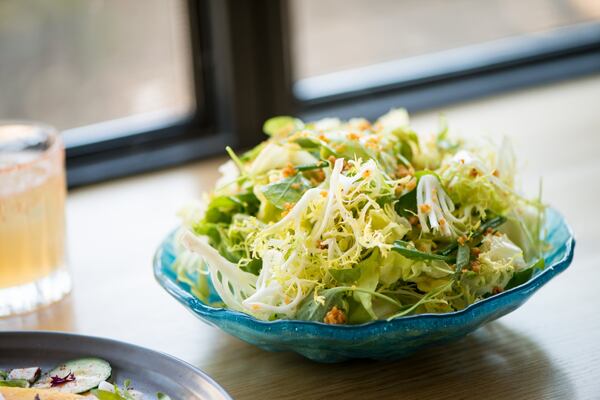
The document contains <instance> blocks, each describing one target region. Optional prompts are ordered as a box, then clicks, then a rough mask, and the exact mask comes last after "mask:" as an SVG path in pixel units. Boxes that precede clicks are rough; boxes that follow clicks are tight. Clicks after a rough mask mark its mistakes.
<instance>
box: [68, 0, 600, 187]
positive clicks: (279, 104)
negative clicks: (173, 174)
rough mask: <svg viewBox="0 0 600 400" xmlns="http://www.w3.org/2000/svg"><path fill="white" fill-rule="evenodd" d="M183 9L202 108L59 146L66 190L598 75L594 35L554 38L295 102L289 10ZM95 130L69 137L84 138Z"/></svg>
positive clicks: (213, 3)
mask: <svg viewBox="0 0 600 400" xmlns="http://www.w3.org/2000/svg"><path fill="white" fill-rule="evenodd" d="M187 6H188V9H189V25H190V40H191V52H192V64H193V65H192V71H193V82H194V87H193V90H194V95H195V96H196V98H201V99H202V101H201V102H202V108H201V109H200V110H198V111H197V112H196V113H195V114H193V115H191V116H190V117H189V118H183V119H180V120H168V121H162V123H160V124H157V125H149V126H145V127H144V126H143V127H141V128H137V129H130V130H129V131H127V129H128V128H127V127H126V126H125V127H124V128H121V129H124V131H123V132H120V133H126V135H121V134H120V133H119V132H117V133H116V134H114V135H112V136H114V137H111V133H110V132H109V134H106V133H105V140H102V141H99V142H93V143H75V141H71V143H69V140H66V142H67V143H66V144H67V149H66V156H67V176H68V183H69V186H70V187H76V186H81V185H85V184H89V183H94V182H98V181H103V180H107V179H112V178H117V177H121V176H126V175H131V174H135V173H140V172H144V171H150V170H154V169H159V168H164V167H168V166H173V165H180V164H182V163H185V162H189V161H192V160H197V159H200V158H206V157H210V156H214V155H217V154H224V153H223V149H224V147H225V146H227V145H229V146H231V147H233V148H234V149H245V148H249V147H251V146H253V145H255V144H256V143H258V142H259V141H260V140H262V139H263V135H262V132H261V131H262V129H261V127H262V124H263V122H264V120H265V119H267V118H269V117H271V116H273V115H282V114H294V115H299V116H300V117H301V118H304V119H314V118H321V117H324V116H339V117H351V116H363V117H366V118H371V119H372V118H375V117H376V116H377V115H380V114H381V113H383V112H385V111H386V110H387V109H389V108H392V107H398V106H403V107H406V108H407V109H408V110H409V111H410V112H415V111H420V110H425V109H429V108H433V107H440V106H444V105H447V104H450V103H452V102H456V101H464V100H469V99H474V98H477V97H481V96H487V95H490V94H494V93H500V92H503V91H506V90H512V89H517V88H525V87H528V86H531V85H536V84H541V83H546V82H551V81H556V80H561V79H567V78H573V77H576V76H581V75H585V74H591V73H597V72H600V34H599V35H594V34H592V35H587V36H584V39H585V40H581V41H578V40H577V35H571V37H568V38H566V37H562V38H561V37H559V36H557V37H555V38H554V39H556V40H557V43H554V45H552V46H546V48H544V49H541V48H539V47H538V48H536V47H535V46H530V48H529V51H528V49H527V46H517V48H518V49H519V53H518V57H517V56H515V57H512V58H511V57H510V54H505V57H504V58H502V59H496V60H495V62H490V63H488V64H483V65H478V66H476V67H474V68H466V69H464V70H460V68H459V69H458V70H455V71H452V73H449V72H448V71H438V73H436V74H431V75H430V76H424V77H421V78H419V79H412V80H408V81H396V82H388V83H386V84H383V85H376V86H373V87H367V88H361V89H359V90H346V91H344V92H340V93H337V94H335V93H334V94H333V95H328V96H320V97H319V96H317V97H315V98H305V99H302V98H298V97H297V96H296V95H295V94H294V85H295V84H296V83H295V82H294V80H293V74H292V72H293V71H292V69H293V65H292V61H291V51H290V42H291V41H290V35H291V32H290V24H289V9H290V7H289V2H288V0H274V1H273V0H254V1H252V2H248V1H243V0H188V1H187ZM596 25H597V28H598V29H599V30H598V31H597V32H600V23H599V24H596ZM593 33H594V32H593ZM567 39H568V40H567ZM367 70H368V68H367ZM367 72H368V71H367ZM105 127H106V126H105ZM99 128H102V126H100V127H98V126H89V127H82V128H77V129H78V130H80V131H84V132H80V133H81V136H82V137H83V136H84V135H85V134H89V135H92V134H93V133H94V132H93V130H94V129H96V130H99ZM86 130H87V132H85V131H86ZM109 130H110V129H109ZM104 131H106V129H104ZM65 136H66V138H67V139H68V136H69V135H68V134H67V135H65Z"/></svg>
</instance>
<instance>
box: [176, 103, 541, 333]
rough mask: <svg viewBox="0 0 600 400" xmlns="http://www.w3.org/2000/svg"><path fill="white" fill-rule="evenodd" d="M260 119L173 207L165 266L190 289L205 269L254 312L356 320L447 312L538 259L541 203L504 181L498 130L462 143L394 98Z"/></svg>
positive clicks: (199, 287)
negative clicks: (366, 114) (190, 202)
mask: <svg viewBox="0 0 600 400" xmlns="http://www.w3.org/2000/svg"><path fill="white" fill-rule="evenodd" d="M263 130H264V132H265V133H266V134H267V135H268V136H269V138H268V139H267V140H266V141H265V142H263V143H261V144H260V145H258V146H257V147H256V148H255V149H252V150H250V151H248V152H246V153H244V154H243V155H241V156H240V157H238V156H237V155H236V154H235V153H234V152H233V151H232V150H231V149H228V152H229V154H230V156H231V158H232V161H230V162H228V163H227V164H225V165H224V166H223V167H221V169H220V170H221V172H222V177H221V179H219V181H218V183H217V185H216V187H215V189H214V191H213V193H211V194H210V195H209V196H208V199H207V201H206V203H205V204H204V206H203V208H202V209H201V210H200V209H199V210H196V211H193V212H190V211H189V210H188V212H186V213H185V216H184V226H185V232H184V233H183V234H182V236H184V237H185V238H184V239H183V241H182V245H183V246H184V247H186V248H187V250H186V251H183V253H185V254H184V256H182V257H181V260H178V262H177V265H178V266H185V268H183V267H182V268H180V270H182V271H183V270H185V271H186V273H185V274H181V278H182V279H184V280H186V282H187V283H189V284H190V285H191V286H192V287H194V288H195V290H196V292H195V293H197V295H198V296H203V297H205V298H207V297H208V287H207V285H206V279H205V278H203V277H205V276H206V275H208V276H209V277H210V280H212V283H213V287H214V288H215V290H216V292H217V293H218V294H219V296H220V297H221V299H222V300H223V302H224V305H225V306H226V307H230V308H232V309H236V310H238V311H242V312H245V313H248V314H251V315H253V316H254V317H256V318H259V319H263V320H273V319H279V318H288V319H300V320H309V321H317V322H325V323H336V324H343V323H350V324H357V323H365V322H369V321H372V320H377V319H389V318H397V317H401V316H404V315H410V314H417V313H441V312H449V311H454V310H459V309H462V308H465V307H467V306H468V305H470V304H472V303H474V302H476V301H478V300H481V299H483V298H486V297H489V296H492V295H495V294H498V293H500V292H502V291H505V290H509V289H511V288H513V287H516V286H518V285H521V284H523V283H525V282H527V281H528V280H529V279H530V278H531V277H532V276H533V274H534V273H536V271H538V270H540V269H543V268H544V260H543V258H542V254H543V246H544V232H543V226H544V224H543V218H544V213H545V206H544V205H543V204H542V203H541V200H540V198H539V197H538V198H537V199H531V198H527V197H524V196H523V195H522V194H521V193H520V192H519V190H518V189H517V188H516V187H515V183H514V182H515V175H516V170H517V169H516V166H515V165H516V163H515V158H514V155H513V152H512V150H511V147H510V145H509V144H508V142H507V141H504V142H502V143H501V144H499V145H495V144H491V142H490V141H487V142H486V141H481V142H476V141H469V142H466V141H464V140H461V139H457V138H454V137H453V136H452V135H451V133H450V131H449V129H448V126H447V124H446V123H445V122H443V123H442V127H441V129H440V132H439V133H437V134H433V135H430V136H427V135H421V134H417V133H416V132H415V131H414V130H413V129H412V128H411V127H410V123H409V118H408V114H407V113H406V111H405V110H402V109H397V110H392V111H390V112H389V113H388V114H386V115H384V116H382V117H380V118H379V119H378V120H377V121H375V122H374V123H371V122H369V121H367V120H365V119H362V118H354V119H350V120H348V121H341V120H339V119H336V118H326V119H324V120H320V121H316V122H309V123H305V122H303V121H300V120H299V119H297V118H293V117H284V116H280V117H275V118H273V119H270V120H268V121H267V122H266V123H265V124H264V127H263ZM192 253H193V254H194V256H195V257H196V258H195V259H194V260H195V262H194V263H191V262H190V260H192V258H190V257H191V256H190V254H192ZM200 258H203V259H205V261H206V262H205V263H202V262H199V261H198V259H200ZM178 268H179V267H178ZM188 272H189V273H188ZM195 274H196V276H200V278H197V281H196V280H195V279H196V278H191V277H192V276H194V275H195ZM202 282H203V283H202ZM201 283H202V284H201Z"/></svg>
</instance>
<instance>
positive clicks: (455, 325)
mask: <svg viewBox="0 0 600 400" xmlns="http://www.w3.org/2000/svg"><path fill="white" fill-rule="evenodd" d="M546 228H547V232H548V241H549V242H550V244H551V250H550V251H548V253H547V254H545V256H544V257H545V259H546V268H545V269H544V270H543V271H541V272H539V273H537V275H535V276H534V277H533V278H531V279H530V280H529V281H528V282H526V283H524V284H522V285H521V286H518V287H515V288H513V289H511V290H507V291H505V292H502V293H500V294H497V295H494V296H491V297H488V298H486V299H484V300H481V301H479V302H477V303H474V304H472V305H470V306H469V307H467V308H465V309H463V310H460V311H456V312H450V313H445V314H419V315H411V316H406V317H401V318H397V319H394V320H391V321H374V322H369V323H366V324H363V325H327V324H324V323H320V322H309V321H294V320H276V321H260V320H257V319H256V318H254V317H251V316H249V315H246V314H243V313H240V312H237V311H231V310H228V309H224V308H215V307H211V306H209V305H207V304H205V303H203V302H201V301H200V300H198V299H197V298H196V297H194V296H193V295H192V294H191V292H190V287H189V286H188V285H186V284H185V283H182V282H179V281H178V280H177V279H176V276H175V273H174V271H173V270H172V268H171V266H172V264H173V262H174V260H175V256H176V255H175V254H174V247H173V238H174V234H173V233H172V234H170V235H169V236H168V237H167V238H166V239H165V240H164V242H163V243H162V244H161V245H160V247H159V248H158V250H157V252H156V255H155V258H154V275H155V276H156V279H157V280H158V282H159V283H160V284H161V285H162V287H163V288H165V290H166V291H167V292H169V293H170V294H171V295H172V296H173V297H175V298H176V299H177V300H178V301H179V302H180V303H181V304H183V305H184V307H186V308H188V309H189V310H191V311H192V312H193V313H194V314H195V315H197V316H198V318H200V319H202V320H203V321H205V322H207V323H209V324H211V325H214V326H217V327H219V328H221V329H222V330H224V331H225V332H227V333H229V334H231V335H233V336H236V337H238V338H240V339H242V340H244V341H246V342H248V343H251V344H253V345H256V346H258V347H260V348H262V349H265V350H270V351H295V352H297V353H300V354H302V355H303V356H306V357H308V358H310V359H312V360H315V361H319V362H338V361H343V360H347V359H351V358H371V359H378V360H379V359H380V360H383V359H398V358H402V357H405V356H407V355H409V354H411V353H414V352H416V351H418V350H419V349H422V348H424V347H426V346H431V345H435V344H441V343H446V342H449V341H451V340H453V339H457V338H460V337H462V336H465V335H467V334H468V333H470V332H472V331H474V330H475V329H477V328H479V327H480V326H482V325H483V324H486V323H488V322H490V321H493V320H495V319H497V318H500V317H502V316H503V315H505V314H508V313H509V312H511V311H513V310H515V309H517V308H518V307H519V306H521V305H522V304H523V303H524V302H525V301H526V300H527V299H529V297H531V295H533V294H534V293H535V292H536V291H537V290H538V289H539V288H541V287H542V286H544V285H545V284H546V283H547V282H548V281H549V280H550V279H552V278H553V277H554V276H556V275H557V274H559V273H560V272H562V271H564V270H565V269H566V268H567V267H568V266H569V264H570V263H571V261H572V259H573V250H574V247H575V239H574V238H573V233H572V231H571V229H570V228H569V226H568V225H567V223H566V222H565V220H564V219H563V217H562V216H561V215H560V214H559V213H558V212H556V211H554V210H549V211H548V216H547V219H546ZM218 299H219V297H218V295H217V294H216V293H214V291H213V293H211V298H210V299H209V300H211V301H212V300H218ZM545 317H547V316H543V315H542V316H540V318H545Z"/></svg>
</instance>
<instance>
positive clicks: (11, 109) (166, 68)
mask: <svg viewBox="0 0 600 400" xmlns="http://www.w3.org/2000/svg"><path fill="white" fill-rule="evenodd" d="M185 6H186V4H185V3H184V2H182V1H178V0H147V1H143V2H141V1H132V0H106V1H102V0H89V1H83V2H82V1H74V0H52V1H48V0H46V1H40V0H6V1H3V2H0V18H1V19H2V23H1V24H0V52H1V54H3V57H2V58H1V59H0V65H1V67H0V86H1V87H2V89H3V90H2V91H3V92H4V93H11V94H12V95H11V96H2V97H0V110H2V114H3V115H2V117H11V118H26V119H34V120H41V121H46V122H48V123H50V124H52V125H54V126H56V127H57V128H58V129H60V130H67V132H66V134H65V136H66V137H65V139H66V140H67V145H70V146H73V145H76V144H79V143H84V142H85V143H89V142H90V141H91V140H96V141H97V140H99V139H102V137H98V135H107V134H108V133H109V132H108V130H106V129H104V130H103V132H100V131H99V130H96V131H92V130H85V129H76V130H74V131H72V132H71V131H69V129H71V128H79V127H82V126H88V125H94V124H97V123H105V122H106V121H113V122H112V125H110V126H112V127H114V126H116V125H118V122H117V121H121V122H122V123H124V122H126V121H128V122H129V124H128V125H129V126H130V127H131V125H132V124H135V121H146V123H147V121H149V120H152V121H156V122H157V121H161V120H165V119H169V120H173V119H177V118H182V117H185V116H188V115H189V114H190V113H192V112H194V109H195V107H196V104H195V102H196V101H197V100H196V99H194V98H193V97H192V96H193V93H192V85H191V84H190V83H191V79H192V77H191V73H190V69H191V68H190V67H191V61H190V41H189V27H188V17H187V14H186V12H187V10H186V7H185ZM199 100H200V101H201V99H199ZM197 106H200V107H201V103H200V104H198V105H197ZM131 117H133V118H131ZM104 126H107V125H104ZM112 131H113V133H114V129H113V130H112ZM93 132H96V133H97V135H96V136H95V137H87V136H88V135H92V133H93Z"/></svg>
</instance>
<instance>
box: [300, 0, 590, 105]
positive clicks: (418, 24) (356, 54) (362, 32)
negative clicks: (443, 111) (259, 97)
mask: <svg viewBox="0 0 600 400" xmlns="http://www.w3.org/2000/svg"><path fill="white" fill-rule="evenodd" d="M290 16H291V27H292V28H291V48H292V51H291V54H292V69H293V71H292V75H293V80H294V83H293V94H294V96H295V98H296V99H297V100H299V101H300V102H303V103H305V104H308V105H310V104H315V103H325V102H327V101H329V100H335V99H343V98H352V97H356V95H357V94H359V93H375V92H383V91H389V89H391V88H394V89H399V88H409V87H415V86H417V85H421V84H424V83H431V82H434V81H438V82H441V81H443V80H446V79H448V78H452V77H458V76H466V75H470V74H473V73H481V72H484V71H490V70H493V69H500V67H502V68H504V67H507V66H509V65H510V66H511V67H513V66H516V65H517V64H525V63H529V62H532V61H536V60H542V59H544V60H546V59H548V58H552V57H558V56H559V55H564V54H573V53H574V52H575V51H577V49H579V50H584V49H585V51H587V50H589V49H590V48H591V47H595V48H597V46H598V42H599V38H600V23H599V21H600V5H599V3H598V2H597V1H595V0H558V1H556V0H533V1H527V2H523V1H518V0H486V1H480V0H453V1H443V0H426V1H422V0H421V1H419V0H403V1H394V0H382V1H377V2H370V1H366V0H291V2H290ZM588 61H590V60H588ZM591 64H594V66H592V65H591ZM591 64H590V69H596V70H597V68H598V61H597V60H595V61H593V62H592V63H591ZM580 67H581V66H579V67H576V68H580ZM562 69H564V65H560V66H559V65H557V66H556V68H555V71H546V73H545V74H542V75H538V78H541V77H542V76H548V77H549V75H553V76H555V77H557V76H558V75H560V74H561V70H562ZM574 71H575V70H573V69H564V71H563V73H571V72H574ZM530 78H531V76H530ZM534 79H535V77H534ZM521 80H522V78H521ZM519 83H520V82H519ZM503 84H504V85H507V86H510V83H509V82H508V81H505V82H503ZM488 86H489V85H488V84H484V85H483V86H482V88H485V90H489V89H490V88H489V87H488ZM459 92H461V91H457V93H459ZM463 92H464V91H463ZM447 96H448V94H445V95H444V96H443V97H447ZM404 102H405V103H408V104H409V105H411V104H413V105H414V107H413V108H423V107H424V106H427V104H426V103H427V100H423V99H417V98H414V99H413V100H411V99H406V98H405V99H404ZM430 105H436V104H434V103H431V104H430Z"/></svg>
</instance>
